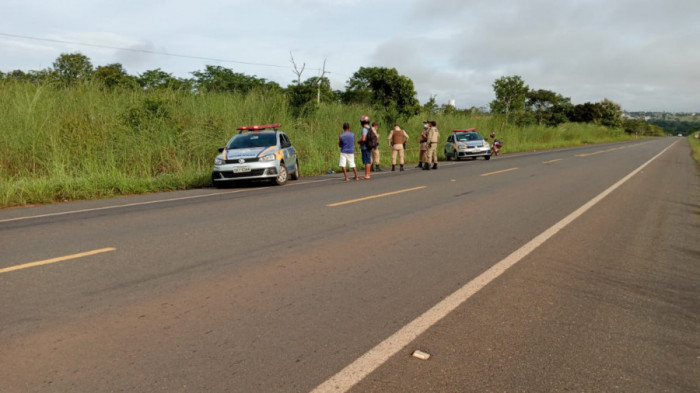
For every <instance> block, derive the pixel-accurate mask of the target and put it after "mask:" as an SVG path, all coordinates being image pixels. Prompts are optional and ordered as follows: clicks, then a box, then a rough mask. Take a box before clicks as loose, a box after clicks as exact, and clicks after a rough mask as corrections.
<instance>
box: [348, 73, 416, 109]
mask: <svg viewBox="0 0 700 393" xmlns="http://www.w3.org/2000/svg"><path fill="white" fill-rule="evenodd" d="M343 101H345V102H346V103H359V104H371V105H373V106H375V107H378V108H379V109H382V110H383V111H384V112H385V113H386V114H387V117H391V116H396V115H398V116H414V115H416V114H418V111H419V110H420V106H419V104H418V99H417V98H416V90H415V88H414V87H413V81H412V80H411V79H409V78H408V77H405V76H403V75H400V74H399V73H398V71H396V68H383V67H360V69H359V70H358V71H357V72H355V73H354V74H353V76H352V77H351V78H350V79H349V80H348V83H347V88H346V93H345V94H344V97H343Z"/></svg>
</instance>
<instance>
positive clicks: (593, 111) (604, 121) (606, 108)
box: [571, 98, 622, 127]
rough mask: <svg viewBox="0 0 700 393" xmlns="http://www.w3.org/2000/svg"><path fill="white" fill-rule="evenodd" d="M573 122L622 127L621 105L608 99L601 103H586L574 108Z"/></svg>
mask: <svg viewBox="0 0 700 393" xmlns="http://www.w3.org/2000/svg"><path fill="white" fill-rule="evenodd" d="M571 120H572V121H575V122H579V123H596V124H601V125H604V126H608V127H620V126H622V112H621V110H620V105H619V104H616V103H614V102H612V101H610V100H608V99H607V98H606V99H604V100H603V101H601V102H596V103H590V102H586V103H585V104H583V105H576V106H574V108H573V111H572V116H571Z"/></svg>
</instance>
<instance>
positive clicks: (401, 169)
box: [399, 164, 403, 172]
mask: <svg viewBox="0 0 700 393" xmlns="http://www.w3.org/2000/svg"><path fill="white" fill-rule="evenodd" d="M399 170H400V171H401V172H403V164H401V169H399Z"/></svg>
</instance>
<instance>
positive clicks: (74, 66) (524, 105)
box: [0, 53, 664, 207]
mask: <svg viewBox="0 0 700 393" xmlns="http://www.w3.org/2000/svg"><path fill="white" fill-rule="evenodd" d="M292 61H293V58H292ZM53 67H54V68H53V69H45V70H41V71H29V72H24V71H20V70H15V71H12V72H10V73H7V74H4V73H0V115H1V116H2V119H3V122H2V123H0V207H6V206H16V205H24V204H32V203H47V202H56V201H65V200H76V199H91V198H104V197H110V196H115V195H123V194H135V193H145V192H154V191H163V190H175V189H186V188H195V187H203V186H207V185H209V184H210V171H211V168H212V165H213V160H214V157H215V156H216V154H217V148H218V147H220V146H223V145H224V144H225V143H226V142H227V141H228V139H229V138H230V137H231V136H232V135H233V134H234V133H235V128H236V127H237V126H240V125H253V124H267V123H282V129H283V130H285V131H286V132H287V133H288V134H289V135H290V137H291V138H292V141H293V143H294V145H295V146H296V148H297V149H298V150H299V155H300V163H301V172H302V175H317V174H322V173H325V172H326V171H327V170H329V169H333V170H335V169H336V167H337V160H338V148H337V138H338V134H339V133H340V128H341V125H342V123H343V122H346V121H347V122H349V123H350V124H351V125H352V131H354V132H355V133H359V131H360V129H359V119H360V117H361V116H362V115H365V114H366V115H369V116H370V117H371V118H372V120H373V121H379V122H380V128H379V130H380V133H381V135H380V139H382V138H386V135H387V132H388V130H389V128H390V127H391V126H393V124H395V123H398V124H400V125H401V126H402V127H403V128H404V129H406V131H407V132H408V134H409V135H410V138H411V140H410V141H409V143H408V149H407V152H406V155H407V160H408V161H409V162H411V161H412V162H415V161H417V158H418V143H417V142H418V137H419V131H420V130H421V128H422V122H423V120H426V119H429V120H435V121H437V123H438V127H439V129H440V130H442V135H441V137H442V138H441V139H442V143H444V141H445V140H446V139H447V135H448V134H449V132H450V131H451V130H452V129H454V128H472V127H476V128H477V129H478V130H479V131H481V132H482V134H484V135H485V136H486V135H488V134H489V133H490V132H495V133H496V134H497V137H498V138H499V139H501V140H502V141H504V143H505V147H504V148H503V152H504V153H508V152H517V151H531V150H543V149H552V148H558V147H564V146H574V145H580V144H588V143H602V142H612V141H620V140H625V139H630V138H635V137H639V136H654V135H663V134H664V133H663V129H662V128H660V127H658V126H655V125H651V124H648V123H646V122H643V121H640V120H622V116H621V112H620V106H619V105H618V104H616V103H614V102H612V101H609V100H603V101H601V102H599V103H585V104H583V105H573V104H571V101H570V99H569V98H566V97H562V96H561V95H559V94H557V93H554V92H551V91H547V90H530V88H529V87H528V86H527V85H525V83H524V81H522V79H520V77H519V76H512V77H503V78H500V79H498V80H496V81H495V82H494V85H493V87H494V90H495V92H496V100H495V101H494V102H492V103H491V109H492V113H484V110H482V109H478V108H471V109H468V110H458V109H456V108H454V107H452V106H449V105H443V106H440V107H438V105H437V104H436V102H435V98H434V97H432V98H431V99H430V100H429V101H428V102H427V103H425V104H424V105H423V106H420V105H419V103H418V100H417V99H416V98H415V96H416V92H415V90H414V87H413V81H411V80H410V79H409V78H407V77H405V76H403V75H401V74H399V72H398V71H397V70H396V69H394V68H381V67H369V68H366V67H362V68H360V69H359V70H358V71H357V72H356V73H354V74H353V76H352V77H350V79H349V80H348V83H347V86H346V89H345V91H334V90H332V89H331V86H330V82H329V80H328V79H327V78H325V77H324V76H323V74H321V76H319V77H312V78H309V79H307V80H306V81H302V79H301V75H302V72H303V69H304V66H302V67H301V69H300V68H299V67H297V65H296V63H294V69H295V72H296V73H297V79H296V81H295V82H294V83H292V84H290V85H289V86H287V87H286V88H284V87H281V86H279V85H278V84H277V83H274V82H271V81H267V80H265V79H263V78H258V77H255V76H249V75H245V74H241V73H237V72H234V71H233V70H231V69H227V68H223V67H219V66H206V68H205V69H204V70H201V71H195V72H192V75H193V76H194V77H193V78H190V79H183V78H175V77H173V76H172V75H170V74H168V73H166V72H164V71H161V70H160V69H155V70H149V71H146V72H144V73H143V74H141V75H138V76H132V75H128V74H127V73H126V71H125V70H124V69H123V67H122V66H121V64H109V65H106V66H98V67H97V68H94V67H93V65H92V63H91V62H90V60H89V59H88V58H87V57H86V56H84V55H82V54H80V53H73V54H62V55H61V56H59V57H58V59H56V61H55V62H54V63H53ZM382 142H383V140H382ZM380 149H381V150H382V156H383V157H384V158H383V162H384V165H386V164H387V162H388V160H389V151H388V148H387V146H386V143H380ZM438 154H439V155H440V156H442V155H443V151H442V149H441V148H440V149H439V150H438ZM442 158H444V157H442Z"/></svg>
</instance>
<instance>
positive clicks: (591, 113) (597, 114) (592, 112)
mask: <svg viewBox="0 0 700 393" xmlns="http://www.w3.org/2000/svg"><path fill="white" fill-rule="evenodd" d="M601 117H602V114H601V111H600V107H599V106H598V105H596V104H594V103H591V102H586V103H585V104H579V105H575V106H574V109H573V111H572V116H571V120H572V121H575V122H578V123H596V122H599V121H600V118H601Z"/></svg>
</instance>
